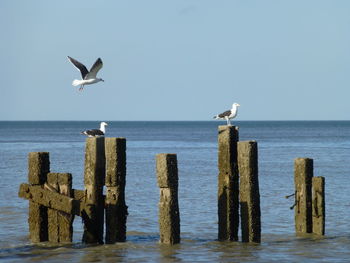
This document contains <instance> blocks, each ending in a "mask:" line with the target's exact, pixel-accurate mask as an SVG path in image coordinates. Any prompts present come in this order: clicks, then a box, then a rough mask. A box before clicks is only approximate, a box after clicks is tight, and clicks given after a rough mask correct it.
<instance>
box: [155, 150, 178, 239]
mask: <svg viewBox="0 0 350 263" xmlns="http://www.w3.org/2000/svg"><path fill="white" fill-rule="evenodd" d="M156 169H157V181H158V186H159V188H160V201H159V234H160V242H161V243H163V244H170V245H172V244H176V243H180V212H179V204H178V170H177V157H176V154H165V153H161V154H157V156H156Z"/></svg>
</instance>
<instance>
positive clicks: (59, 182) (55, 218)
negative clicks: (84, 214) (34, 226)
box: [46, 173, 74, 243]
mask: <svg viewBox="0 0 350 263" xmlns="http://www.w3.org/2000/svg"><path fill="white" fill-rule="evenodd" d="M47 184H48V185H46V187H47V188H49V190H51V191H54V192H57V193H60V194H62V195H66V196H68V197H72V174H70V173H49V174H48V175H47ZM73 220H74V215H72V214H67V213H64V212H60V211H57V210H55V209H51V208H49V209H48V230H49V234H48V235H49V241H50V242H55V243H59V242H72V237H73Z"/></svg>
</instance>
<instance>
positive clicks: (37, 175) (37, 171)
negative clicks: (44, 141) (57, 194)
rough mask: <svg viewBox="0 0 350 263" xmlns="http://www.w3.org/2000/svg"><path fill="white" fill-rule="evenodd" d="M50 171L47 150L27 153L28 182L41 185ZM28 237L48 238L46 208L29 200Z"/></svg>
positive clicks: (32, 239)
mask: <svg viewBox="0 0 350 263" xmlns="http://www.w3.org/2000/svg"><path fill="white" fill-rule="evenodd" d="M49 172H50V159H49V153H48V152H31V153H29V155H28V182H29V184H31V185H42V184H44V183H45V182H46V179H47V174H48V173H49ZM28 223H29V238H30V240H31V241H32V242H43V241H47V240H48V227H47V208H46V207H45V206H42V205H39V204H37V203H34V202H33V201H29V217H28Z"/></svg>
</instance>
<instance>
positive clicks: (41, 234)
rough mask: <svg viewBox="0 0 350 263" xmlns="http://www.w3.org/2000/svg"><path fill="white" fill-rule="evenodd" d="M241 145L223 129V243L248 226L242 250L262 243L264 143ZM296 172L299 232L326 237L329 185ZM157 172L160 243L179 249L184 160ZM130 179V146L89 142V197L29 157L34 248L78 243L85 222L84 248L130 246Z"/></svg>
mask: <svg viewBox="0 0 350 263" xmlns="http://www.w3.org/2000/svg"><path fill="white" fill-rule="evenodd" d="M238 138H239V136H238V128H237V127H235V126H219V130H218V168H219V176H218V239H219V240H222V241H226V240H228V241H237V240H238V229H239V223H240V225H241V234H242V237H241V240H242V242H256V243H260V242H261V220H260V215H261V212H260V194H259V181H258V146H257V142H256V141H243V142H241V141H239V139H238ZM310 162H311V166H310ZM295 167H296V169H295V185H296V194H295V200H296V203H295V222H296V231H297V232H298V233H299V232H305V233H306V232H307V233H309V232H314V233H318V234H324V214H325V212H324V178H317V177H315V178H313V179H311V178H312V169H313V167H312V160H311V159H297V160H296V166H295ZM310 167H311V168H310ZM156 171H157V181H158V186H159V188H160V201H159V234H160V242H161V243H164V244H176V243H179V242H180V211H179V205H178V169H177V156H176V154H164V153H162V154H158V155H157V156H156ZM310 172H311V174H310ZM125 179H126V140H125V138H104V137H100V138H87V140H86V148H85V168H84V190H76V189H72V175H71V174H69V173H51V172H50V160H49V153H47V152H32V153H29V157H28V181H29V182H28V184H25V183H23V184H21V185H20V189H19V196H20V197H22V198H25V199H28V200H29V218H28V223H29V233H30V240H31V241H32V242H44V241H49V242H72V236H73V227H72V224H73V220H74V216H76V215H77V216H80V217H81V218H82V220H83V223H84V233H83V238H82V240H83V242H85V243H100V244H102V243H104V242H105V243H108V244H111V243H115V242H123V241H125V240H126V220H127V216H128V209H127V208H128V207H127V206H126V204H125V182H126V180H125ZM311 182H312V183H311ZM311 185H313V188H312V187H311ZM104 186H105V187H106V195H104V194H103V187H104ZM311 189H312V191H311ZM311 192H313V194H312V193H311ZM311 196H312V197H311ZM310 209H312V211H311V210H310ZM314 218H315V219H314ZM104 222H105V235H104ZM310 226H311V228H310ZM320 229H321V231H320ZM103 237H104V238H103Z"/></svg>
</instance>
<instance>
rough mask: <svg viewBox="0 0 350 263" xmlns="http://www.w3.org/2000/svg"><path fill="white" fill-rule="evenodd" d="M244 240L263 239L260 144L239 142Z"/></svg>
mask: <svg viewBox="0 0 350 263" xmlns="http://www.w3.org/2000/svg"><path fill="white" fill-rule="evenodd" d="M238 167H239V168H238V169H239V180H240V185H239V190H240V192H239V196H240V206H241V229H242V242H256V243H260V241H261V221H260V218H261V212H260V193H259V192H260V191H259V179H258V144H257V142H256V141H246V142H238Z"/></svg>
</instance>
